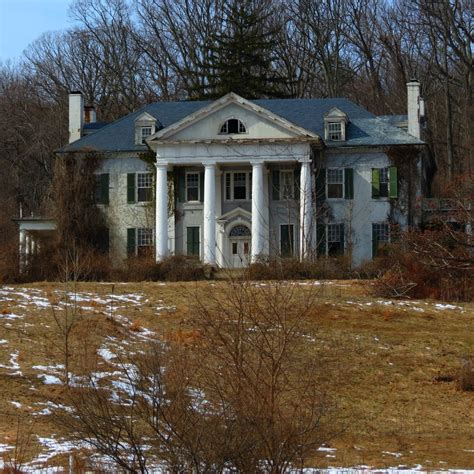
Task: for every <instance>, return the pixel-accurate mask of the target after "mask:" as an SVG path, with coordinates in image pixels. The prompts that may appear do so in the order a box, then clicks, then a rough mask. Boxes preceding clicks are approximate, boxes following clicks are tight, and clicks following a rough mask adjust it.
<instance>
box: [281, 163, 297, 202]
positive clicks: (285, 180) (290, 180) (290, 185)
mask: <svg viewBox="0 0 474 474" xmlns="http://www.w3.org/2000/svg"><path fill="white" fill-rule="evenodd" d="M294 186H295V178H294V174H293V170H283V171H280V199H281V200H288V199H294V197H295V188H294Z"/></svg>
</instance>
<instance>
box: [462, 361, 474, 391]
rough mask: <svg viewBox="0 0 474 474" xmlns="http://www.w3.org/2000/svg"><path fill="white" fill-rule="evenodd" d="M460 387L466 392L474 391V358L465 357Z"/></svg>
mask: <svg viewBox="0 0 474 474" xmlns="http://www.w3.org/2000/svg"><path fill="white" fill-rule="evenodd" d="M459 387H460V389H461V390H464V391H471V392H472V391H474V357H463V359H462V361H461V372H460V374H459Z"/></svg>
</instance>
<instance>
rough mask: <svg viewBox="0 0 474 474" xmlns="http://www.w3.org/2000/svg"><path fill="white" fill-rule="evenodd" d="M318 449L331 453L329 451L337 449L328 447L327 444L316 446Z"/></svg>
mask: <svg viewBox="0 0 474 474" xmlns="http://www.w3.org/2000/svg"><path fill="white" fill-rule="evenodd" d="M318 451H320V452H329V453H331V452H333V451H337V449H336V448H330V447H329V446H320V447H319V448H318Z"/></svg>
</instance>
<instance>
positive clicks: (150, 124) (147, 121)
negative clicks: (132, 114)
mask: <svg viewBox="0 0 474 474" xmlns="http://www.w3.org/2000/svg"><path fill="white" fill-rule="evenodd" d="M160 128H161V127H160V122H158V121H157V120H156V118H155V117H153V116H151V115H150V114H149V113H147V112H143V113H142V114H141V115H140V116H138V117H137V118H136V119H135V144H136V145H146V141H147V139H148V138H150V137H151V136H152V135H153V134H154V133H155V132H156V131H157V130H159V129H160Z"/></svg>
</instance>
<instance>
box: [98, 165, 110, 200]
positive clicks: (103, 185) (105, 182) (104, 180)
mask: <svg viewBox="0 0 474 474" xmlns="http://www.w3.org/2000/svg"><path fill="white" fill-rule="evenodd" d="M100 203H101V204H108V203H109V174H108V173H104V174H101V175H100Z"/></svg>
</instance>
